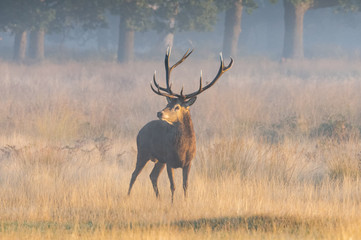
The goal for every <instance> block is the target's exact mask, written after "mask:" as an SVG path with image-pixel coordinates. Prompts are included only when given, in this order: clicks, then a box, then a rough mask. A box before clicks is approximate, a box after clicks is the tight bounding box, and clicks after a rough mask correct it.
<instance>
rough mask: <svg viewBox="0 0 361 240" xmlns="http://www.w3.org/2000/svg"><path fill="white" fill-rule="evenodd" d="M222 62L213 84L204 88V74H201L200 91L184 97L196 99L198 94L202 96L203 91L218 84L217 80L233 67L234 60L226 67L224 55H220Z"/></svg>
mask: <svg viewBox="0 0 361 240" xmlns="http://www.w3.org/2000/svg"><path fill="white" fill-rule="evenodd" d="M220 60H221V65H220V67H219V70H218V73H217V75H216V77H215V78H214V79H213V80H212V82H210V83H209V84H208V85H206V86H205V87H202V73H201V77H200V83H199V85H200V86H199V89H198V91H196V92H193V93H190V94H186V95H184V97H185V99H188V98H192V97H195V96H197V95H198V94H200V93H201V92H203V91H205V90H207V89H208V88H210V87H212V86H213V85H214V84H215V83H216V82H217V80H218V79H219V78H220V77H221V76H222V74H223V73H225V72H227V71H228V70H229V69H230V68H231V67H232V65H233V58H231V61H230V63H229V64H228V65H227V66H226V67H225V66H224V62H223V56H222V53H220Z"/></svg>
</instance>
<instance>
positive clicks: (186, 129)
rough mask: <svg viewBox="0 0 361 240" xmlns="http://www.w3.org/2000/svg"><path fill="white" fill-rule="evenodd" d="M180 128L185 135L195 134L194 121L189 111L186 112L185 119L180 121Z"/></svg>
mask: <svg viewBox="0 0 361 240" xmlns="http://www.w3.org/2000/svg"><path fill="white" fill-rule="evenodd" d="M179 128H180V130H181V131H180V132H182V133H183V134H184V136H186V137H191V136H194V130H193V123H192V119H191V115H190V113H189V111H187V112H184V115H183V119H182V120H181V121H180V122H179Z"/></svg>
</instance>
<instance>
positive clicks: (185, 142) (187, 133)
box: [128, 99, 196, 199]
mask: <svg viewBox="0 0 361 240" xmlns="http://www.w3.org/2000/svg"><path fill="white" fill-rule="evenodd" d="M187 104H189V103H188V102H186V103H185V102H182V101H180V100H178V99H173V100H170V102H169V104H168V105H167V106H166V108H165V109H163V111H161V112H160V113H158V116H159V118H160V120H154V121H151V122H149V123H147V124H146V125H145V126H144V127H143V128H142V129H141V130H140V131H139V133H138V136H137V148H138V156H137V164H136V168H135V170H134V172H133V174H132V178H131V181H130V185H129V191H128V194H130V191H131V188H132V186H133V184H134V182H135V180H136V178H137V176H138V175H139V173H140V172H141V171H142V169H143V168H144V166H145V165H146V163H147V162H148V161H149V160H152V161H153V162H155V163H156V164H155V166H154V168H153V170H152V172H151V174H150V179H151V181H152V184H153V188H154V192H155V194H156V196H157V197H158V196H159V191H158V184H157V183H158V177H159V175H160V173H161V172H162V170H163V169H164V167H165V166H167V172H168V177H169V180H170V185H171V191H172V199H173V195H174V190H175V186H174V176H173V169H174V168H182V169H183V189H184V195H185V196H186V195H187V187H188V174H189V170H190V167H191V161H192V159H193V158H194V155H195V152H196V138H195V133H194V129H193V123H192V119H191V116H190V113H189V105H187ZM176 107H178V108H179V109H178V110H176V109H175V108H176Z"/></svg>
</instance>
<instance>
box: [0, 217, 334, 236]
mask: <svg viewBox="0 0 361 240" xmlns="http://www.w3.org/2000/svg"><path fill="white" fill-rule="evenodd" d="M337 226H338V224H337V221H336V220H330V219H328V220H327V219H301V218H297V217H288V216H281V217H277V216H267V215H256V216H247V217H220V218H200V219H196V220H180V221H175V222H170V223H164V222H163V223H146V222H143V223H140V222H130V223H125V222H118V223H102V224H98V223H96V222H92V221H88V222H84V223H80V224H79V223H76V224H75V223H66V224H64V223H56V222H7V223H4V222H2V223H1V222H0V233H1V232H17V231H24V230H26V229H28V230H29V229H32V230H37V231H41V232H46V231H49V230H52V231H59V230H60V231H66V232H73V231H85V232H92V231H95V230H96V229H105V230H108V231H111V230H112V229H117V230H122V229H123V230H126V229H127V230H130V229H132V230H137V229H139V230H141V229H158V228H159V229H161V228H174V229H178V230H180V231H181V230H193V231H195V232H197V231H202V230H212V231H224V230H227V231H228V230H245V231H250V232H276V231H277V232H279V231H282V232H288V233H297V232H308V231H310V230H311V229H317V228H324V227H328V228H336V227H337Z"/></svg>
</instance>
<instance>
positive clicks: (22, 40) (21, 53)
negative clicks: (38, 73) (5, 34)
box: [13, 31, 27, 62]
mask: <svg viewBox="0 0 361 240" xmlns="http://www.w3.org/2000/svg"><path fill="white" fill-rule="evenodd" d="M26 42H27V32H26V31H19V32H16V33H15V39H14V55H13V59H14V61H17V62H22V61H24V60H25V56H26Z"/></svg>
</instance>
